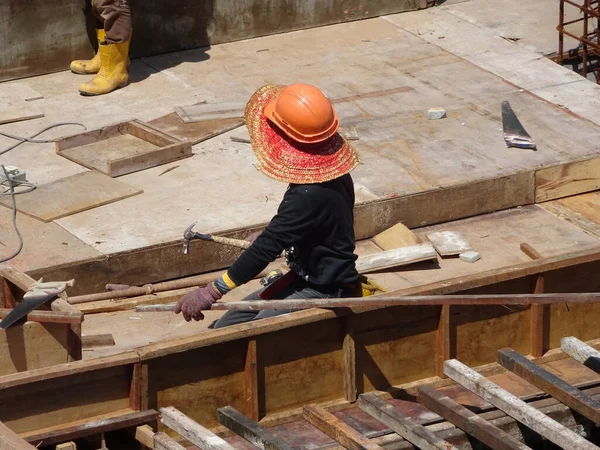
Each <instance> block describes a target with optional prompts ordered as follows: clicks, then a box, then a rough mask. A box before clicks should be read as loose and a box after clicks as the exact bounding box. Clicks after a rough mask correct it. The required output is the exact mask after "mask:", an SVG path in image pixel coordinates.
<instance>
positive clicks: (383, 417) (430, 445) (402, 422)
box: [358, 394, 457, 450]
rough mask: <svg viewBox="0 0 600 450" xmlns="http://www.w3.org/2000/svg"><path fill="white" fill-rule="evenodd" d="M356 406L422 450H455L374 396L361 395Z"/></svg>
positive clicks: (455, 449)
mask: <svg viewBox="0 0 600 450" xmlns="http://www.w3.org/2000/svg"><path fill="white" fill-rule="evenodd" d="M358 406H359V407H360V409H362V410H363V411H365V412H366V413H368V414H369V415H371V416H373V417H374V418H375V419H377V420H379V421H380V422H381V423H383V424H384V425H387V426H388V427H390V429H391V430H392V431H394V432H396V433H398V434H399V435H400V436H402V437H403V438H404V439H406V440H407V441H409V442H410V443H411V444H414V445H415V446H416V447H418V448H420V449H422V450H457V448H456V447H454V446H453V445H452V444H450V443H448V442H446V441H445V440H443V439H441V438H439V437H437V436H436V435H435V434H433V433H432V432H431V431H430V430H428V429H427V428H425V427H424V426H422V425H419V424H417V423H415V422H413V421H412V420H411V419H410V417H408V416H406V415H405V414H403V413H401V412H400V411H399V410H398V409H396V408H394V407H393V406H392V405H390V404H389V403H387V402H385V401H383V400H381V399H380V398H379V397H377V396H376V395H375V394H362V395H361V396H360V397H359V398H358Z"/></svg>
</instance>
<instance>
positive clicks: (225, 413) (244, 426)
mask: <svg viewBox="0 0 600 450" xmlns="http://www.w3.org/2000/svg"><path fill="white" fill-rule="evenodd" d="M217 417H218V419H219V422H220V423H221V424H222V425H224V426H226V427H227V428H229V429H230V430H231V431H233V432H234V433H236V434H237V435H239V436H241V437H243V438H244V439H246V440H247V441H248V442H250V443H251V444H252V445H254V446H255V447H258V448H259V449H261V450H293V448H294V447H292V446H291V445H289V444H288V443H287V442H285V441H283V440H282V439H280V438H279V437H277V436H276V435H274V434H273V433H272V432H271V431H269V430H268V429H266V428H263V427H261V426H260V425H259V424H258V423H256V422H255V421H254V420H251V419H249V418H247V417H246V416H244V415H243V414H242V413H240V412H239V411H237V410H236V409H235V408H232V407H231V406H226V407H224V408H219V409H218V410H217Z"/></svg>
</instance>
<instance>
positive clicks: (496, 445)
mask: <svg viewBox="0 0 600 450" xmlns="http://www.w3.org/2000/svg"><path fill="white" fill-rule="evenodd" d="M562 349H563V351H564V352H566V353H567V354H568V355H569V356H571V357H572V358H573V359H566V360H563V363H564V364H563V365H562V366H556V365H555V366H552V365H549V364H542V361H539V360H538V361H534V360H531V359H529V358H527V357H525V356H523V355H521V354H519V353H518V352H516V351H514V350H513V349H511V348H505V349H502V350H500V351H499V352H498V364H499V367H501V368H502V369H503V370H506V371H507V372H506V373H505V374H503V375H504V379H502V378H500V377H498V376H496V377H495V379H494V377H486V376H484V375H482V374H481V373H479V372H478V371H476V370H473V369H471V368H470V367H468V366H467V365H465V364H463V363H461V362H460V361H458V360H456V359H452V360H448V361H445V362H444V372H445V373H446V374H447V375H448V376H449V377H450V378H451V380H453V381H454V382H455V383H456V384H453V385H451V386H448V387H446V388H443V387H442V388H440V387H439V386H435V385H433V384H429V385H423V386H420V387H418V388H417V389H416V395H415V396H414V397H413V400H412V401H411V402H408V401H404V402H400V401H397V400H394V399H391V398H389V396H387V397H386V395H385V394H383V393H381V392H379V393H367V394H362V395H361V396H360V397H359V398H358V402H357V405H358V407H357V408H354V411H341V412H335V411H330V410H331V409H332V408H325V407H323V406H320V405H317V404H310V405H306V406H304V407H303V408H302V417H301V419H299V420H298V421H297V422H296V423H293V424H288V425H287V426H285V425H284V426H272V427H268V426H265V425H263V424H259V423H257V422H256V421H254V420H252V419H250V418H248V417H247V416H246V415H244V414H242V413H241V412H239V411H238V410H236V409H235V408H233V407H231V406H226V407H222V408H219V409H218V410H217V412H216V417H217V419H218V421H219V423H220V424H221V425H222V426H223V427H225V429H227V430H229V431H228V432H225V431H223V430H222V432H221V434H222V435H223V436H224V437H223V438H222V437H219V436H218V435H216V434H214V433H213V432H212V431H210V430H209V429H207V428H205V427H204V426H202V425H200V424H199V423H197V422H195V421H194V420H193V419H191V418H190V417H188V416H186V415H185V414H183V413H182V412H181V411H179V410H178V409H176V408H174V407H165V408H161V422H162V424H164V425H165V426H166V427H168V429H170V430H172V431H174V432H175V433H173V432H172V431H169V432H170V433H171V434H172V435H173V437H169V436H167V435H166V434H164V433H162V432H160V433H156V434H154V432H153V431H152V430H151V429H149V428H148V427H144V428H142V429H140V430H139V431H138V433H137V436H138V440H139V441H140V442H142V443H144V444H145V445H147V446H151V447H153V448H154V449H163V448H167V449H170V450H174V449H182V448H184V447H182V446H181V445H180V444H179V442H184V441H185V442H188V443H191V444H193V445H195V446H197V447H198V448H200V449H217V448H218V449H222V450H230V449H234V448H236V449H252V448H261V449H280V450H291V449H295V448H296V449H298V448H302V449H307V448H312V449H325V448H327V449H338V448H339V449H341V448H346V449H367V450H376V449H382V448H394V449H423V450H433V449H436V450H440V449H444V450H455V449H458V448H480V446H482V445H485V446H487V447H488V448H491V449H493V450H527V449H531V448H539V446H540V445H543V443H544V441H549V442H552V443H553V444H555V445H557V446H558V447H559V448H563V449H567V450H581V449H585V450H596V449H598V448H599V447H597V446H596V444H595V443H594V442H596V443H598V441H597V438H596V439H594V436H595V432H594V430H595V429H596V428H597V426H598V424H600V401H599V400H600V390H599V389H600V377H598V376H594V375H593V372H591V371H589V370H588V369H586V368H585V367H584V365H586V366H587V367H591V368H595V370H596V371H600V368H599V366H598V365H599V362H600V352H598V351H597V350H596V349H594V348H593V347H590V346H588V345H586V344H585V343H583V342H581V341H580V340H578V339H576V338H574V337H568V338H564V339H563V340H562ZM575 361H578V362H579V363H578V362H575ZM561 369H567V370H566V372H564V373H563V372H561ZM574 374H579V378H578V377H577V376H574ZM567 378H570V379H572V380H577V382H576V384H577V386H576V385H575V384H574V383H571V382H569V380H567ZM581 380H585V381H583V382H582V381H581ZM499 384H502V385H503V386H500V385H499ZM535 388H537V389H539V391H537V392H536V391H535ZM527 389H529V393H528V395H527V394H526V395H524V393H525V392H526V391H527ZM532 389H533V391H532ZM532 394H533V395H532ZM415 399H416V402H415ZM410 403H412V404H410ZM523 425H524V426H523ZM232 433H233V434H232Z"/></svg>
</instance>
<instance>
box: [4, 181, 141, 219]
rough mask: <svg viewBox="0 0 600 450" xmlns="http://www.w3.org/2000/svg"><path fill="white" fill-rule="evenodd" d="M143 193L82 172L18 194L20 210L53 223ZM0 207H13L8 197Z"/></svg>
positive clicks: (118, 182) (116, 182)
mask: <svg viewBox="0 0 600 450" xmlns="http://www.w3.org/2000/svg"><path fill="white" fill-rule="evenodd" d="M141 193H142V190H141V189H137V188H134V187H132V186H129V185H127V184H125V183H122V182H120V181H117V180H113V179H112V178H110V177H108V176H106V175H104V174H101V173H98V172H93V171H91V172H83V173H78V174H76V175H72V176H70V177H66V178H63V179H60V180H58V181H55V182H52V183H48V184H44V185H40V186H38V187H37V189H35V190H34V191H32V192H28V193H26V194H22V195H19V199H18V201H17V209H18V210H19V211H20V212H22V213H23V214H27V215H28V216H31V217H34V218H37V219H39V220H42V221H43V222H51V221H53V220H56V219H59V218H61V217H65V216H69V215H71V214H75V213H78V212H81V211H86V210H88V209H92V208H96V207H98V206H102V205H106V204H108V203H112V202H116V201H119V200H123V199H126V198H129V197H132V196H134V195H138V194H141ZM0 204H1V205H3V206H5V207H7V208H10V207H12V206H11V203H10V201H9V200H7V199H5V198H2V199H0Z"/></svg>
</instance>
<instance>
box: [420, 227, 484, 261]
mask: <svg viewBox="0 0 600 450" xmlns="http://www.w3.org/2000/svg"><path fill="white" fill-rule="evenodd" d="M427 239H429V240H430V241H431V243H432V244H433V246H434V247H435V249H436V251H437V252H438V253H439V254H440V255H441V256H454V255H459V254H461V253H464V252H468V251H471V250H473V247H471V244H469V243H468V242H467V240H466V239H465V238H464V236H463V235H462V234H461V233H459V232H458V231H437V232H435V233H429V234H428V235H427Z"/></svg>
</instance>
